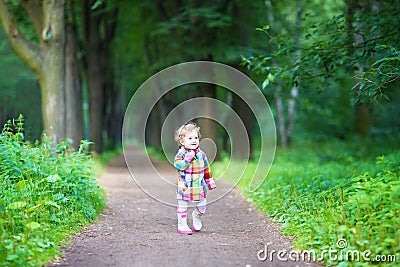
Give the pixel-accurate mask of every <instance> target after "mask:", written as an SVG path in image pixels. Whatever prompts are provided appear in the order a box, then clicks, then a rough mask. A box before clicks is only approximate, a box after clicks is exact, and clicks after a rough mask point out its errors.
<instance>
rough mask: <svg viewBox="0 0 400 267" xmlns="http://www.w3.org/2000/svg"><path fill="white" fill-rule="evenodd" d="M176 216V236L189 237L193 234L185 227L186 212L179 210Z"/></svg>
mask: <svg viewBox="0 0 400 267" xmlns="http://www.w3.org/2000/svg"><path fill="white" fill-rule="evenodd" d="M176 212H177V214H178V234H182V235H191V234H193V232H192V229H190V228H189V226H188V225H187V216H186V214H187V209H186V210H179V209H177V211H176Z"/></svg>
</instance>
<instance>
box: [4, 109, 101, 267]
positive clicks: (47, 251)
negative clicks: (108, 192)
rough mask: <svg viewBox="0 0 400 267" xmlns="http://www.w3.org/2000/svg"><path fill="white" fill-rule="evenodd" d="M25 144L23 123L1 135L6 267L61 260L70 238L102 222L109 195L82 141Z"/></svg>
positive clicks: (14, 123) (8, 125) (13, 123)
mask: <svg viewBox="0 0 400 267" xmlns="http://www.w3.org/2000/svg"><path fill="white" fill-rule="evenodd" d="M42 139H43V140H42V142H36V143H34V144H31V143H29V142H27V141H25V140H24V135H23V118H22V116H20V117H19V118H18V120H16V121H8V122H7V123H6V124H5V126H4V128H3V130H2V132H1V134H0V236H1V238H0V265H1V266H42V265H44V264H46V263H47V262H48V261H49V260H50V259H52V258H54V257H56V256H57V255H59V253H60V252H59V248H60V246H61V245H63V244H64V245H65V243H66V242H67V241H66V240H67V237H69V236H70V235H71V234H72V233H75V232H77V231H78V230H79V229H80V228H82V227H83V226H85V225H87V224H88V223H89V222H92V221H93V220H95V219H96V218H97V215H98V213H99V212H100V211H101V210H102V209H103V208H104V206H105V199H104V192H103V191H102V189H100V187H99V186H98V184H97V182H96V180H95V179H94V173H93V170H92V160H91V157H90V156H89V155H88V154H87V152H86V148H87V146H88V145H89V142H87V141H82V142H81V145H80V147H79V150H78V151H72V150H71V149H70V146H69V143H68V142H61V143H59V144H54V143H52V142H51V140H50V139H49V138H48V137H47V136H46V135H43V138H42Z"/></svg>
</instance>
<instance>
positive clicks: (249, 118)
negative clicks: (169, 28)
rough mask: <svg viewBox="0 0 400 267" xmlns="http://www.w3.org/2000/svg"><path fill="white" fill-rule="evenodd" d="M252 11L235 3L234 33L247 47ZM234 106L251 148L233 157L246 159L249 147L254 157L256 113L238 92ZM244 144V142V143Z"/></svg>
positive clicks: (241, 43)
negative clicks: (254, 113)
mask: <svg viewBox="0 0 400 267" xmlns="http://www.w3.org/2000/svg"><path fill="white" fill-rule="evenodd" d="M251 15H252V14H251V12H250V11H249V9H248V7H247V4H244V5H243V4H242V5H240V4H239V3H237V2H235V3H234V4H233V17H235V18H237V19H236V20H234V25H233V27H234V29H235V31H234V33H232V34H235V35H236V38H235V39H236V40H239V42H240V45H241V46H243V47H247V46H248V39H249V32H248V28H247V27H248V26H247V24H246V23H244V22H245V21H248V20H249V19H250V17H251ZM241 71H242V72H243V73H246V74H248V71H247V69H245V68H242V69H241ZM232 108H233V110H235V111H236V113H237V114H238V116H239V117H240V119H241V121H242V122H243V124H244V126H245V128H246V131H247V135H248V138H249V145H250V147H249V148H245V147H243V148H239V149H236V150H235V152H234V154H233V155H232V156H233V157H235V158H237V159H244V158H245V157H247V156H248V155H247V153H245V151H247V149H249V153H250V157H252V154H253V135H254V121H255V118H254V115H253V112H252V111H251V109H250V108H249V106H248V105H247V104H246V103H245V102H244V101H243V100H242V99H241V97H240V96H238V95H236V94H232ZM231 134H232V139H236V140H237V137H235V136H237V133H236V132H233V133H231ZM243 144H244V143H243Z"/></svg>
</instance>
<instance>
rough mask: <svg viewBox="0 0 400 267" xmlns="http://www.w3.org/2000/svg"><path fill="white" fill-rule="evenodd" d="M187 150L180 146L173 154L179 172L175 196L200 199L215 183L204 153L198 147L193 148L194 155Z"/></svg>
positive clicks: (182, 198)
mask: <svg viewBox="0 0 400 267" xmlns="http://www.w3.org/2000/svg"><path fill="white" fill-rule="evenodd" d="M189 152H190V151H189V150H187V149H186V148H184V147H183V146H182V147H181V148H180V149H179V151H178V153H177V154H176V156H175V160H174V166H175V168H176V169H177V170H178V173H179V178H178V182H177V186H178V188H177V192H176V198H177V199H181V200H193V201H200V200H203V199H205V198H206V194H207V189H209V190H212V189H214V188H215V187H216V185H215V181H214V179H213V178H212V174H211V170H210V166H209V163H208V160H207V156H206V154H205V153H204V152H203V151H201V150H200V149H196V150H195V156H193V155H191V154H189Z"/></svg>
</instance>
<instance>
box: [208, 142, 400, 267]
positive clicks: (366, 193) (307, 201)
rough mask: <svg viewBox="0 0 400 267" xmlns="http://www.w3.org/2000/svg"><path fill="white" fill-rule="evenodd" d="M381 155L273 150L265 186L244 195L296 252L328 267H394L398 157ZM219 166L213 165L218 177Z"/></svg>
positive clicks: (345, 148)
mask: <svg viewBox="0 0 400 267" xmlns="http://www.w3.org/2000/svg"><path fill="white" fill-rule="evenodd" d="M378 149H379V148H378ZM378 149H372V150H370V149H368V148H366V147H363V146H354V145H353V146H350V147H349V145H348V144H345V143H340V142H335V143H331V144H327V145H321V144H318V145H317V146H313V145H310V144H309V145H303V146H300V147H297V148H293V149H290V150H283V149H278V151H277V155H276V158H275V162H274V164H273V165H272V168H271V171H270V173H269V175H268V177H267V178H266V180H265V181H264V183H263V185H262V186H261V187H260V188H259V189H258V190H256V191H255V192H253V193H250V192H246V194H247V196H248V199H249V200H250V201H252V202H254V203H255V204H256V205H257V206H258V208H259V209H260V210H262V211H264V212H266V213H268V214H269V216H271V217H272V218H273V219H275V220H276V221H277V222H279V223H280V224H281V225H282V230H283V232H284V234H286V235H289V236H293V237H295V244H294V245H295V247H296V248H297V249H299V250H307V251H314V252H315V253H316V254H315V255H317V256H318V255H319V256H320V257H317V259H318V258H320V259H321V260H322V262H324V263H325V264H327V265H335V266H336V265H337V266H369V265H371V264H373V265H374V266H379V265H382V266H398V262H399V261H400V151H398V150H394V149H393V147H392V151H393V152H391V153H387V154H386V155H382V154H379V153H378V152H376V151H377V150H378ZM224 166H226V162H219V163H214V164H213V171H214V172H215V173H216V174H217V176H218V173H219V172H222V170H223V169H224ZM231 166H232V165H231ZM232 167H233V168H234V166H232ZM255 167H256V164H255V163H254V162H250V164H249V166H248V168H247V169H246V173H245V176H244V178H243V179H242V180H241V181H240V182H239V184H238V185H239V186H240V187H241V188H242V189H243V190H244V191H245V188H246V186H247V184H248V178H249V177H252V173H253V172H254V170H255ZM238 173H240V170H238ZM338 241H341V242H344V245H343V243H341V244H340V246H339V247H338V245H339V244H338ZM324 250H325V251H329V250H337V253H336V255H333V256H331V257H328V255H327V254H325V255H323V251H324ZM356 251H358V252H360V253H357V254H355V252H356ZM369 251H370V252H369ZM363 252H364V254H361V253H363ZM321 255H323V257H321ZM363 255H367V257H365V258H364V257H363ZM357 256H360V257H359V258H357ZM377 256H378V257H380V258H377ZM379 259H385V262H382V261H381V262H379V261H378V260H379ZM368 260H369V261H368Z"/></svg>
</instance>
